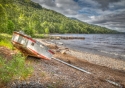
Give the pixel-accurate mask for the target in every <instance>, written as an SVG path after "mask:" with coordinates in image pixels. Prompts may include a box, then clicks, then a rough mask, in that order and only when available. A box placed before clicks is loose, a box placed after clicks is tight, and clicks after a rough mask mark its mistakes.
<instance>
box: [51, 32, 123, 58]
mask: <svg viewBox="0 0 125 88" xmlns="http://www.w3.org/2000/svg"><path fill="white" fill-rule="evenodd" d="M52 36H66V37H67V36H70V37H85V39H84V40H80V39H69V40H62V39H61V40H54V42H56V43H58V42H62V43H63V45H64V46H65V47H68V48H71V49H73V50H77V51H80V52H89V53H94V54H100V55H104V56H109V57H113V58H118V59H124V60H125V34H56V35H52Z"/></svg>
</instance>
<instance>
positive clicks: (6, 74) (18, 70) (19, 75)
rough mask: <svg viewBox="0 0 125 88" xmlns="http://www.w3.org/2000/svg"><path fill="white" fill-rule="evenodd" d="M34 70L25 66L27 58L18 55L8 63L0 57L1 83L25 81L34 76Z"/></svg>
mask: <svg viewBox="0 0 125 88" xmlns="http://www.w3.org/2000/svg"><path fill="white" fill-rule="evenodd" d="M32 71H33V68H32V67H30V66H29V65H25V58H24V57H22V56H21V54H17V55H15V56H14V57H13V59H12V60H10V61H7V60H6V59H4V58H2V57H0V82H1V83H7V82H9V81H11V80H14V79H19V80H24V79H26V78H27V77H29V76H30V75H31V74H32Z"/></svg>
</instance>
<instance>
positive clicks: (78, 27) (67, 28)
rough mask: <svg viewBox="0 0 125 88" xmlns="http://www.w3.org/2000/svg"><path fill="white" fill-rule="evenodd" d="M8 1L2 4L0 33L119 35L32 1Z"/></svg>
mask: <svg viewBox="0 0 125 88" xmlns="http://www.w3.org/2000/svg"><path fill="white" fill-rule="evenodd" d="M7 1H8V0H2V4H0V9H1V11H2V12H1V13H0V15H1V19H2V20H0V23H1V25H2V26H0V32H5V33H6V32H7V33H12V32H13V31H19V30H23V31H24V32H26V33H27V34H30V35H33V34H43V33H46V34H49V33H84V34H90V33H118V32H117V31H114V30H110V29H108V28H105V27H100V26H96V25H92V24H88V23H85V22H82V21H79V20H74V19H70V18H69V17H66V16H65V15H63V14H61V13H58V12H56V11H53V10H50V9H46V8H44V7H42V6H41V5H39V4H38V3H35V2H33V1H31V0H16V2H14V1H13V0H9V2H7ZM3 17H4V18H6V19H3ZM3 20H4V21H3ZM3 30H5V31H3Z"/></svg>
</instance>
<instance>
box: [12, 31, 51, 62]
mask: <svg viewBox="0 0 125 88" xmlns="http://www.w3.org/2000/svg"><path fill="white" fill-rule="evenodd" d="M12 44H13V45H14V47H16V48H17V49H18V50H20V51H21V52H22V53H23V54H24V55H26V56H33V57H38V58H41V59H47V60H50V59H51V57H52V54H53V52H52V51H51V50H49V48H48V47H46V46H45V45H43V44H42V43H40V42H38V41H36V40H35V39H33V38H31V37H30V36H28V35H26V34H24V33H23V32H13V36H12Z"/></svg>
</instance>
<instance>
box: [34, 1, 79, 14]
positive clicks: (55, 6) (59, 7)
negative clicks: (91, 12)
mask: <svg viewBox="0 0 125 88" xmlns="http://www.w3.org/2000/svg"><path fill="white" fill-rule="evenodd" d="M32 1H34V2H37V3H39V4H41V5H42V6H43V7H45V8H48V9H52V10H55V11H57V12H59V13H62V14H64V15H76V14H77V10H79V9H80V7H79V5H78V4H77V3H76V2H75V1H73V0H32Z"/></svg>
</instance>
